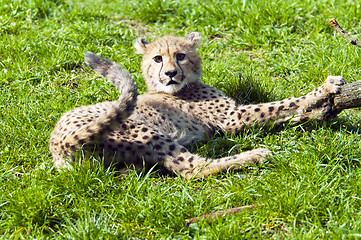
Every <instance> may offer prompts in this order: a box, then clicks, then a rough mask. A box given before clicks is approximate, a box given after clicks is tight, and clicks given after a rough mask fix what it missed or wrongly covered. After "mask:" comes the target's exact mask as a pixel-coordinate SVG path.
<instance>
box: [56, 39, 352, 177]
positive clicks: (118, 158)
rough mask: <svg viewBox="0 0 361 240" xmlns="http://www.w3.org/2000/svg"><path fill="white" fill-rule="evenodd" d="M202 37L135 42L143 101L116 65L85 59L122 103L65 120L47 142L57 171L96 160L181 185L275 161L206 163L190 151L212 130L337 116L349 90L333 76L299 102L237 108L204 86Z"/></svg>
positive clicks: (245, 156)
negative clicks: (158, 170)
mask: <svg viewBox="0 0 361 240" xmlns="http://www.w3.org/2000/svg"><path fill="white" fill-rule="evenodd" d="M200 38H201V37H200V34H199V33H196V32H193V33H190V34H189V35H188V36H186V37H185V38H176V37H170V36H168V37H163V38H160V39H158V40H157V41H155V42H152V43H150V42H148V41H147V40H146V39H144V38H138V39H137V40H136V43H135V47H136V50H137V53H140V54H142V55H143V61H142V66H141V69H142V72H143V75H144V79H145V82H146V85H147V87H148V92H147V93H146V94H143V95H140V96H138V93H137V90H136V87H135V83H134V82H133V80H132V79H131V77H130V76H129V74H128V73H127V72H126V71H125V70H123V69H122V68H121V67H119V66H118V65H117V64H115V63H113V62H111V61H108V60H105V59H103V58H101V57H98V56H96V55H95V54H93V53H90V52H87V53H85V62H86V64H87V65H88V66H89V67H90V68H92V69H93V70H94V71H96V72H97V73H99V74H101V75H103V76H104V77H106V78H107V79H109V81H110V82H112V83H113V84H114V85H115V87H117V89H118V90H119V91H120V93H121V95H120V97H119V99H118V100H117V101H114V102H102V103H97V104H95V105H91V106H82V107H78V108H75V109H74V110H72V111H70V112H68V113H65V114H64V115H63V116H62V117H61V118H60V120H59V122H58V123H57V124H56V126H55V129H54V130H53V132H52V134H51V136H50V144H49V145H50V151H51V153H52V155H53V157H54V160H53V161H54V164H55V166H56V167H57V168H63V167H70V165H69V161H72V160H74V159H75V157H76V156H82V157H85V158H88V157H90V156H97V157H101V158H103V159H104V162H105V164H111V163H114V164H116V166H119V167H120V168H126V167H128V166H133V167H135V168H136V169H139V168H142V167H143V162H144V163H145V164H146V165H148V166H152V165H155V164H158V165H162V166H164V167H165V168H166V169H167V170H169V171H172V172H176V173H178V174H180V175H181V176H182V177H184V178H187V179H189V178H192V177H203V176H207V175H210V174H212V173H217V172H220V171H225V170H228V169H231V168H240V167H242V166H247V165H249V164H251V163H256V162H262V161H264V160H265V159H266V158H267V157H268V156H270V155H271V153H270V151H269V150H267V149H262V148H258V149H254V150H251V151H246V152H243V153H240V154H237V155H234V156H230V157H223V158H219V159H207V158H203V157H200V156H198V155H195V154H192V153H190V152H189V151H188V150H187V148H186V147H187V146H188V145H190V144H191V143H192V142H194V141H201V140H204V139H206V138H207V137H210V136H212V134H214V131H215V130H220V131H224V132H228V133H239V132H241V131H242V130H244V128H245V127H246V126H252V125H255V124H257V125H267V124H268V123H272V124H274V123H276V124H280V123H283V122H286V121H294V122H301V121H305V120H309V119H327V118H330V117H334V116H336V115H337V114H338V112H337V111H336V110H335V108H334V107H333V104H332V103H333V101H332V99H333V96H334V95H335V94H336V93H337V92H338V91H339V90H340V86H341V85H343V84H345V80H344V79H343V78H342V77H333V76H330V77H328V78H327V80H326V82H325V83H324V84H323V85H322V86H321V87H319V88H317V89H316V90H314V91H312V92H310V93H309V94H307V95H305V96H303V97H299V98H288V99H285V100H282V101H277V102H270V103H263V104H255V105H247V106H244V105H239V104H237V103H236V102H235V101H234V100H232V99H230V98H228V97H227V96H225V95H224V94H223V93H222V92H221V91H219V90H217V89H215V88H213V87H211V86H208V85H205V84H203V83H202V82H201V80H200V78H201V59H200V57H199V55H198V54H197V52H196V48H197V45H198V43H199V40H200Z"/></svg>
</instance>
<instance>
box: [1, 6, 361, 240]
mask: <svg viewBox="0 0 361 240" xmlns="http://www.w3.org/2000/svg"><path fill="white" fill-rule="evenodd" d="M360 16H361V6H360V3H359V2H358V1H353V0H349V1H341V0H333V1H330V0H327V1H326V0H320V1H311V0H302V1H291V0H282V1H277V0H274V1H264V0H254V1H252V0H248V1H247V0H243V1H241V0H238V1H237V0H235V1H231V0H229V1H199V2H197V1H194V0H179V1H162V0H149V1H148V2H146V3H144V2H143V1H135V0H131V1H108V0H89V1H86V0H84V1H66V0H53V1H47V0H44V1H41V0H28V1H25V0H0V26H1V27H0V79H1V80H0V189H1V194H0V238H2V239H9V238H14V239H23V238H25V239H28V238H36V239H39V238H44V239H45V238H65V239H68V238H69V239H119V238H131V239H137V238H153V239H160V238H162V239H164V238H178V239H192V238H195V239H235V238H245V239H249V238H254V237H258V238H262V239H264V238H286V239H300V238H302V239H315V238H321V239H332V238H333V239H340V238H344V239H350V238H359V237H360V236H361V218H360V208H361V181H360V182H359V180H361V170H360V158H361V145H360V135H361V133H360V131H359V127H360V124H361V121H360V116H361V113H360V112H359V110H358V109H353V110H347V111H344V112H343V113H342V114H340V115H339V116H338V117H337V118H336V119H334V120H333V121H331V122H329V123H327V124H325V123H308V124H303V125H286V126H284V128H282V129H278V130H271V131H262V130H260V129H249V130H247V131H246V132H245V133H244V134H241V135H239V136H233V135H229V136H223V137H220V136H215V137H214V138H211V139H209V141H207V142H206V143H197V144H196V145H195V146H193V147H192V151H193V152H197V153H198V154H201V155H203V156H208V157H219V156H226V155H232V154H235V153H238V152H241V151H243V150H246V149H251V148H255V147H267V148H269V149H271V150H272V151H273V152H274V157H272V158H271V159H270V161H269V162H268V163H265V164H263V165H262V166H260V167H253V168H249V169H246V170H244V171H241V172H232V173H229V174H222V175H219V176H211V177H207V178H205V179H204V180H201V181H199V180H197V181H196V180H191V181H184V180H183V179H181V178H180V177H170V176H159V174H157V173H154V172H151V173H146V172H143V173H142V174H136V173H131V174H130V175H128V176H120V177H119V176H116V175H114V172H113V171H112V170H111V169H104V168H103V167H102V166H101V164H99V168H98V170H96V171H90V168H89V166H87V165H82V166H77V165H75V169H74V170H73V171H71V172H61V173H59V172H57V171H56V170H54V169H53V167H52V162H51V156H50V153H49V151H48V147H47V144H48V139H49V134H50V132H51V130H52V128H53V126H54V125H55V123H56V121H57V119H58V118H59V117H60V116H61V115H62V113H64V112H66V111H68V110H70V109H72V108H74V107H76V106H80V105H84V104H94V103H97V102H100V101H104V100H115V99H117V96H118V94H117V92H116V91H115V89H114V87H112V86H111V85H110V84H108V83H107V82H106V81H104V80H103V79H101V78H100V77H98V76H97V75H96V74H94V73H93V72H92V71H91V70H90V69H88V68H85V65H84V63H83V53H84V52H85V51H93V52H95V53H97V54H100V55H102V56H104V57H107V58H110V59H112V60H114V61H117V62H119V63H120V64H121V65H122V66H123V67H124V68H126V69H127V70H128V71H130V73H131V75H132V77H133V78H134V79H135V81H137V83H138V86H139V89H140V92H144V91H145V90H146V89H145V86H144V84H143V82H142V76H141V74H140V71H139V64H140V56H138V55H135V54H134V49H133V42H134V40H135V39H136V38H137V37H139V36H146V37H147V38H148V39H149V40H153V39H156V38H158V36H163V35H169V34H172V35H176V36H185V35H186V33H189V32H191V31H199V32H201V33H202V35H203V36H204V38H203V46H202V47H201V48H200V49H199V53H200V55H201V57H202V59H203V72H204V74H203V78H202V80H203V81H204V82H205V83H208V84H211V85H213V86H216V87H218V88H219V89H221V90H223V91H224V92H225V93H227V94H228V95H229V96H232V97H234V98H236V99H238V100H239V101H241V102H245V103H249V102H260V101H271V100H278V99H282V98H286V97H289V96H301V95H303V94H305V93H307V92H308V91H311V90H312V89H314V88H316V87H317V86H319V85H321V84H322V82H323V81H324V79H326V77H327V76H328V75H342V76H344V77H345V78H346V79H347V80H348V81H354V80H358V79H360V76H361V68H360V66H361V58H360V55H361V50H360V49H357V48H356V47H354V46H352V45H350V44H348V43H347V42H346V40H344V39H343V38H342V37H341V36H339V35H337V34H336V33H335V32H334V30H333V29H332V28H331V27H329V26H328V19H329V18H331V17H335V18H336V19H337V20H338V22H339V23H340V24H341V25H342V26H343V27H344V28H345V29H347V30H348V31H349V32H350V33H351V34H352V35H354V36H355V37H357V36H359V35H360V33H361V19H360ZM255 203H259V204H262V205H263V207H262V208H256V209H254V210H251V211H248V212H244V213H241V214H238V215H233V216H227V217H224V218H218V219H216V220H214V221H212V222H206V221H205V222H199V223H196V224H192V225H190V226H189V227H186V226H185V220H186V219H188V218H192V217H196V216H201V215H203V214H206V213H209V212H213V211H217V210H223V209H227V208H231V207H237V206H243V205H249V204H255Z"/></svg>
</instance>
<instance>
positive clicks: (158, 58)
mask: <svg viewBox="0 0 361 240" xmlns="http://www.w3.org/2000/svg"><path fill="white" fill-rule="evenodd" d="M153 60H154V62H156V63H160V62H162V61H163V58H162V56H155V57H154V58H153Z"/></svg>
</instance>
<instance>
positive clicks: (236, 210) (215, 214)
mask: <svg viewBox="0 0 361 240" xmlns="http://www.w3.org/2000/svg"><path fill="white" fill-rule="evenodd" d="M255 207H261V205H260V204H253V205H247V206H242V207H236V208H229V209H226V210H222V211H218V212H213V213H208V214H205V215H202V216H200V217H195V218H190V219H187V220H186V226H189V225H191V224H192V223H195V222H199V221H203V220H209V221H210V220H212V219H214V218H217V217H223V216H227V215H232V214H237V213H239V212H241V211H243V210H250V209H252V208H255Z"/></svg>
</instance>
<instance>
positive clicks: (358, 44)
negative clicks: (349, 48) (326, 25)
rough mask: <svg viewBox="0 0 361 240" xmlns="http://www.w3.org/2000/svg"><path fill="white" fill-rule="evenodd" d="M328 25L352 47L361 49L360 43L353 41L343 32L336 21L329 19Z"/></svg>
mask: <svg viewBox="0 0 361 240" xmlns="http://www.w3.org/2000/svg"><path fill="white" fill-rule="evenodd" d="M330 25H331V27H333V28H334V29H335V30H336V31H337V32H339V33H340V34H341V35H342V36H343V37H344V38H346V39H347V41H349V42H350V43H351V44H352V45H356V46H357V47H359V48H361V42H359V41H357V39H354V38H352V37H351V36H350V34H348V33H347V32H346V31H345V30H343V29H342V27H340V25H339V24H338V22H337V21H336V19H334V18H331V19H330Z"/></svg>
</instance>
